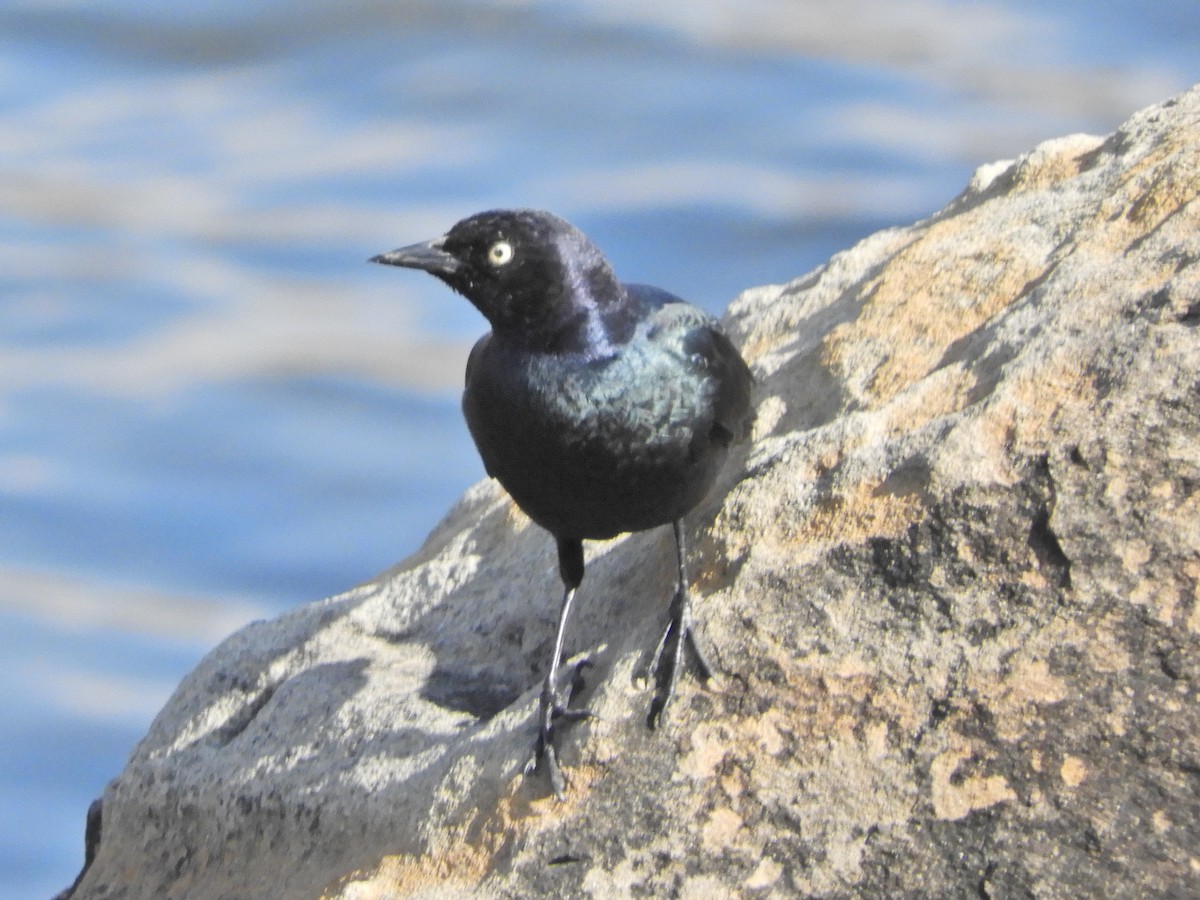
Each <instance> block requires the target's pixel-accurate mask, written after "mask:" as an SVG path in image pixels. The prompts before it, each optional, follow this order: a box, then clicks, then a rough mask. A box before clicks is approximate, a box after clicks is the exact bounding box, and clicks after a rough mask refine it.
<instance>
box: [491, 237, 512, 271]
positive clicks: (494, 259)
mask: <svg viewBox="0 0 1200 900" xmlns="http://www.w3.org/2000/svg"><path fill="white" fill-rule="evenodd" d="M487 258H488V262H490V263H491V264H492V265H493V266H502V265H504V264H505V263H507V262H508V261H509V260H511V259H512V258H513V248H512V244H510V243H509V242H508V241H496V243H494V244H492V246H491V247H489V248H488V254H487Z"/></svg>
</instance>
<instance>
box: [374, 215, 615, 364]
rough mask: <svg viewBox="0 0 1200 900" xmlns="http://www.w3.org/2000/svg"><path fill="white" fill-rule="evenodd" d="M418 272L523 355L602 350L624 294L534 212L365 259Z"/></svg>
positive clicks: (573, 232) (593, 256) (600, 260)
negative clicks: (464, 302)
mask: <svg viewBox="0 0 1200 900" xmlns="http://www.w3.org/2000/svg"><path fill="white" fill-rule="evenodd" d="M371 262H378V263H386V264H388V265H392V266H405V267H407V268H410V269H423V270H424V271H426V272H428V273H430V274H431V275H434V276H436V277H437V278H439V279H441V280H442V281H444V282H445V283H446V284H447V285H449V286H450V287H451V288H453V289H454V290H455V291H457V292H458V293H460V294H462V295H463V296H464V297H466V298H467V299H468V300H470V301H471V303H473V304H474V305H475V307H476V308H478V310H479V311H480V312H481V313H483V315H484V316H485V317H486V318H487V320H488V322H489V323H491V326H492V330H493V331H494V332H495V333H496V334H497V335H504V336H505V337H507V338H509V339H513V340H517V341H519V342H520V343H522V344H523V345H525V346H527V347H529V348H531V349H542V350H585V349H589V348H592V349H595V348H597V347H598V346H599V345H601V344H607V342H608V340H609V339H610V338H611V337H612V335H611V334H609V329H608V327H607V326H608V324H609V320H610V319H613V320H614V321H615V316H616V313H618V312H619V310H620V307H621V305H622V301H623V299H624V288H623V287H622V286H621V283H620V282H619V281H617V279H616V277H615V276H614V275H613V272H612V269H611V268H610V267H609V265H608V261H607V260H605V258H604V256H603V254H601V253H600V250H599V249H598V248H597V247H596V245H595V244H593V243H592V242H591V241H590V240H588V238H587V237H586V236H585V235H584V234H583V232H581V231H580V230H579V229H577V228H575V226H573V225H571V224H570V223H568V222H565V221H563V220H562V219H560V218H559V217H558V216H555V215H552V214H551V213H548V212H541V211H539V210H527V209H518V210H493V211H490V212H483V213H478V214H476V215H474V216H471V217H469V218H466V219H463V220H462V221H461V222H459V223H458V224H456V225H455V226H454V227H453V228H451V229H450V230H449V231H448V232H446V234H444V235H442V236H441V237H438V238H434V239H433V240H431V241H425V242H424V243H420V244H412V245H411V246H408V247H401V248H400V249H398V250H393V251H391V252H390V253H381V254H380V255H379V256H375V257H372V259H371Z"/></svg>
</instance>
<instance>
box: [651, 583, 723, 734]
mask: <svg viewBox="0 0 1200 900" xmlns="http://www.w3.org/2000/svg"><path fill="white" fill-rule="evenodd" d="M685 647H686V648H687V650H688V652H689V653H690V654H691V657H692V661H693V663H694V664H695V666H696V671H697V672H698V674H699V675H700V680H701V681H705V682H707V681H710V680H711V679H712V677H713V673H714V672H715V671H716V670H715V669H713V666H712V663H710V662H709V661H708V657H707V656H706V655H705V653H704V650H703V649H702V648H701V647H700V644H699V642H698V641H697V640H696V629H695V625H694V623H693V621H692V605H691V601H690V599H689V598H688V593H687V591H686V590H684V589H682V588H681V589H680V590H677V591H676V592H675V597H674V598H673V599H672V600H671V620H670V621H669V622H668V623H667V627H666V629H665V630H664V631H663V633H662V637H660V638H659V639H658V645H657V646H656V647H655V648H654V655H653V657H651V660H650V669H649V671H650V674H651V675H653V676H654V683H655V687H656V690H655V693H654V699H653V700H652V701H651V702H650V714H649V716H647V718H646V724H647V725H648V726H649V727H650V728H652V729H653V728H658V727H659V726H660V725H662V723H663V720H664V717H665V715H666V711H667V705H668V704H669V703H670V702H671V699H672V698H673V697H674V696H675V686H676V684H678V683H679V673H680V671H681V669H682V668H683V654H684V648H685Z"/></svg>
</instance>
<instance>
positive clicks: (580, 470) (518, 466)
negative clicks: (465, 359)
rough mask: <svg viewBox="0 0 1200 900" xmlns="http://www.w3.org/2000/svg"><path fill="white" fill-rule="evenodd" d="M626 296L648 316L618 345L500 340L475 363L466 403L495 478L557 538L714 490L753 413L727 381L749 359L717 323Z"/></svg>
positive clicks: (666, 302)
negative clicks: (601, 348) (543, 349)
mask: <svg viewBox="0 0 1200 900" xmlns="http://www.w3.org/2000/svg"><path fill="white" fill-rule="evenodd" d="M625 302H626V303H628V304H630V306H631V307H633V308H634V309H635V310H636V312H637V314H638V322H637V325H636V327H635V328H634V330H633V332H632V334H631V335H630V337H629V340H628V342H627V343H625V344H623V345H617V346H616V347H614V348H613V351H612V352H611V353H606V354H601V355H594V356H589V355H587V354H580V353H566V354H553V353H528V352H525V351H523V350H521V349H520V348H519V347H513V346H511V345H510V344H508V343H506V342H505V341H503V340H501V339H499V338H497V336H496V335H494V334H493V335H489V336H487V337H485V338H483V339H482V340H481V341H480V342H479V343H478V344H477V345H476V346H475V350H474V351H473V352H472V354H471V359H470V364H469V365H468V367H467V385H466V391H465V393H464V394H463V411H464V413H465V414H466V418H467V424H468V426H469V427H470V429H471V435H472V436H473V437H474V439H475V444H476V446H477V447H478V448H479V452H480V455H481V456H482V457H483V462H484V466H485V467H486V469H487V471H488V474H489V475H492V476H493V477H495V478H496V479H497V480H499V481H500V483H501V484H503V485H504V487H505V489H506V490H508V492H509V493H510V494H511V495H512V497H513V499H514V500H515V501H516V502H517V505H518V506H520V507H521V509H523V510H524V511H525V512H526V513H527V514H528V515H529V517H530V518H531V519H533V520H534V521H535V522H537V523H538V524H539V525H541V526H542V527H543V528H545V529H546V530H547V531H549V532H550V533H551V534H553V535H554V536H555V537H564V538H576V539H584V538H610V537H613V536H614V535H617V534H621V533H623V532H626V531H641V530H643V529H646V528H652V527H654V526H655V525H665V524H667V523H670V522H674V521H675V520H676V519H678V518H679V517H680V516H682V515H683V514H684V513H686V512H687V511H688V510H690V509H692V508H693V507H695V506H696V505H697V504H698V503H699V502H700V501H701V500H702V499H703V498H704V495H705V494H707V493H708V490H709V488H711V487H712V484H713V481H714V480H715V478H716V476H717V472H718V471H719V470H720V468H721V464H722V463H723V462H724V459H725V451H726V449H727V448H728V447H729V444H730V442H731V440H732V438H733V436H734V434H735V429H737V428H738V427H739V425H740V424H741V423H740V422H739V421H738V419H737V416H738V414H739V413H741V415H742V416H744V415H745V406H746V402H747V398H746V397H745V396H744V394H743V392H741V391H740V390H739V383H738V382H737V381H736V380H733V379H730V378H729V377H728V376H729V375H730V374H731V371H730V370H731V367H732V366H734V365H736V364H737V363H740V358H739V357H738V356H737V354H736V351H735V350H734V349H733V348H732V346H730V345H729V343H728V340H727V339H726V338H725V337H724V336H723V335H722V334H721V333H720V332H717V331H714V330H713V329H712V328H711V319H709V318H708V317H707V316H705V315H704V314H703V313H701V312H700V311H698V310H696V309H695V308H694V307H691V306H688V305H687V304H685V303H682V302H681V301H679V300H677V299H675V298H673V297H671V296H670V295H668V294H665V293H663V292H660V291H655V290H654V289H653V288H645V287H641V286H628V287H627V289H626V300H625ZM735 360H736V361H737V362H736V363H735V362H733V361H735ZM723 376H724V377H723ZM547 386H553V389H552V390H547Z"/></svg>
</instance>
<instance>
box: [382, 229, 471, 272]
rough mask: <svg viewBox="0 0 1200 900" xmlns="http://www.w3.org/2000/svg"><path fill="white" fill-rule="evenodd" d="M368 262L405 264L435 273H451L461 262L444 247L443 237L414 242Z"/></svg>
mask: <svg viewBox="0 0 1200 900" xmlns="http://www.w3.org/2000/svg"><path fill="white" fill-rule="evenodd" d="M367 262H373V263H382V264H383V265H385V266H403V267H405V268H407V269H422V270H424V271H426V272H432V273H433V274H435V275H436V274H439V273H441V274H450V273H452V272H454V271H455V270H456V269H457V268H458V266H459V262H458V260H457V259H455V258H454V257H453V256H452V255H450V254H449V253H447V252H446V251H445V250H443V249H442V239H441V238H437V239H436V240H432V241H426V242H425V243H423V244H412V245H410V246H408V247H400V248H399V249H397V250H389V251H388V252H387V253H379V254H376V255H375V256H372V257H371V258H370V259H369V260H367Z"/></svg>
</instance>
